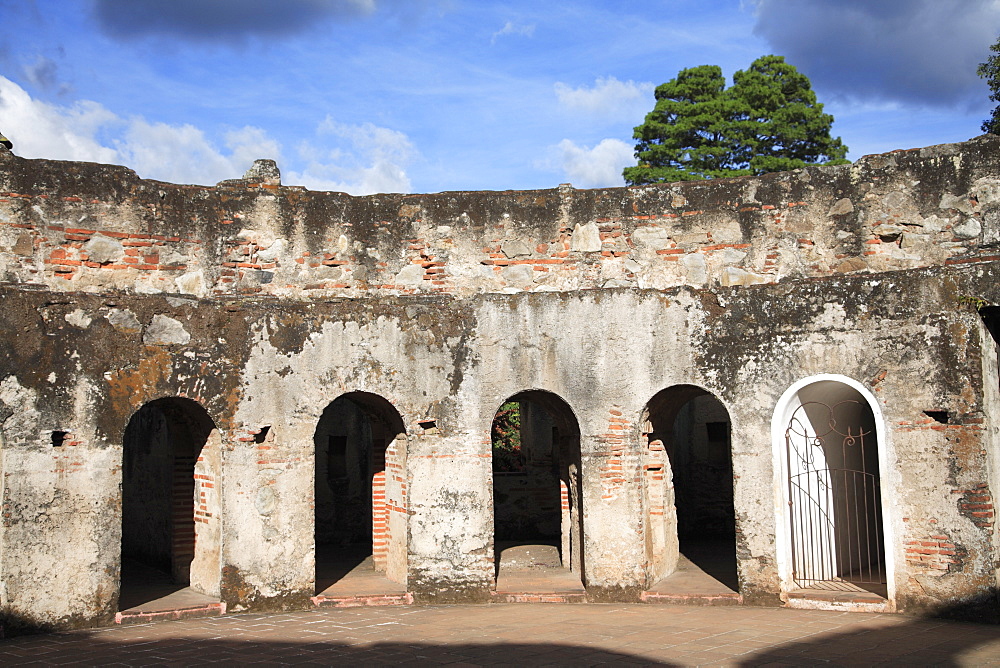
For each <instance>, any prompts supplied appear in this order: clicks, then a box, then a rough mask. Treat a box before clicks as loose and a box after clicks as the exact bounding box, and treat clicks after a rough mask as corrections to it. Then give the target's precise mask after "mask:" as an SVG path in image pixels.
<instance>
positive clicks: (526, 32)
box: [490, 21, 535, 44]
mask: <svg viewBox="0 0 1000 668" xmlns="http://www.w3.org/2000/svg"><path fill="white" fill-rule="evenodd" d="M534 34H535V24H534V23H529V24H525V25H520V24H517V23H514V22H513V21H507V23H505V24H503V28H500V30H497V31H496V32H495V33H493V37H492V38H491V39H490V44H496V41H497V37H502V36H504V35H521V36H522V37H531V36H532V35H534Z"/></svg>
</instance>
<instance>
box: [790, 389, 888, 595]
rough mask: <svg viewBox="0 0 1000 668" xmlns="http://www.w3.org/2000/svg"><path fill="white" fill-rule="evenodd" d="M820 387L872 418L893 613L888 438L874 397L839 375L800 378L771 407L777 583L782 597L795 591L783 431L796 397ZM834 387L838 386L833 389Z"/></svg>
mask: <svg viewBox="0 0 1000 668" xmlns="http://www.w3.org/2000/svg"><path fill="white" fill-rule="evenodd" d="M816 383H822V384H823V385H824V386H826V388H828V390H827V391H828V392H830V393H831V396H834V395H836V393H837V390H838V387H839V388H843V389H844V390H847V391H853V392H851V394H855V393H856V395H860V397H861V398H862V399H863V400H864V402H865V403H867V405H868V408H870V409H871V412H872V416H873V418H874V430H875V436H876V444H877V453H878V467H879V472H880V488H881V498H882V503H881V516H882V522H881V530H882V548H883V552H884V555H885V558H884V568H885V578H886V588H887V607H888V609H890V610H892V609H895V595H896V592H895V570H896V568H895V552H894V550H893V549H892V546H893V545H894V544H895V535H896V531H895V526H896V524H897V522H898V521H899V518H898V517H896V514H897V512H896V507H895V504H892V503H886V499H892V498H894V497H895V490H896V489H897V483H898V480H897V479H898V474H897V472H896V470H895V468H894V467H892V466H891V464H890V463H891V462H893V461H895V457H893V456H892V452H893V445H892V443H891V441H890V439H889V437H888V430H887V429H886V424H885V419H884V417H883V415H882V410H881V407H880V406H879V402H878V400H877V399H876V398H875V396H874V395H873V394H872V393H871V392H870V391H869V390H868V388H866V387H865V386H864V385H862V384H861V383H859V382H857V381H856V380H854V379H853V378H849V377H847V376H842V375H839V374H818V375H815V376H810V377H808V378H803V379H801V380H799V381H797V382H795V383H794V384H792V386H791V387H789V388H788V389H787V390H786V391H785V392H784V394H782V395H781V398H780V399H779V400H778V403H777V405H776V407H775V410H774V414H773V416H772V419H771V444H772V461H773V470H774V506H775V548H776V558H777V565H778V573H779V577H780V582H781V591H782V593H787V592H789V591H791V590H793V589H795V588H796V585H795V583H794V581H793V577H792V549H793V546H792V544H791V531H792V528H791V525H792V517H791V511H790V506H789V502H790V499H789V484H788V481H789V470H788V467H789V465H788V459H787V457H786V441H785V430H786V428H787V427H788V424H789V422H790V420H791V419H792V417H793V414H794V413H795V412H796V410H798V409H799V408H800V407H801V406H802V404H803V402H804V401H808V400H809V399H808V398H806V399H804V398H803V397H802V396H801V395H800V393H802V392H803V390H806V389H807V388H810V387H811V386H813V385H815V384H816ZM834 384H839V386H838V385H834Z"/></svg>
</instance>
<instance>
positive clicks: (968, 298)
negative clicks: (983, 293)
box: [958, 295, 992, 311]
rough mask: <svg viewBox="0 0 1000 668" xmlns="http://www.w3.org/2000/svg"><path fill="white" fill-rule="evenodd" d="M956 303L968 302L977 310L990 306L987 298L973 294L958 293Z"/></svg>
mask: <svg viewBox="0 0 1000 668" xmlns="http://www.w3.org/2000/svg"><path fill="white" fill-rule="evenodd" d="M958 303H959V304H968V305H969V306H972V307H973V308H975V309H976V310H977V311H982V310H983V309H984V308H986V307H987V306H992V304H990V302H989V301H988V300H986V299H983V298H982V297H976V296H974V295H959V296H958Z"/></svg>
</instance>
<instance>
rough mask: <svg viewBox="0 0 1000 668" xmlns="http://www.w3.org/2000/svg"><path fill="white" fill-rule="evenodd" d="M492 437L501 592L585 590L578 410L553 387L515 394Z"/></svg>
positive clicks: (500, 414)
mask: <svg viewBox="0 0 1000 668" xmlns="http://www.w3.org/2000/svg"><path fill="white" fill-rule="evenodd" d="M491 442H492V448H491V453H492V455H491V461H492V470H493V527H494V564H495V567H496V575H497V591H505V590H508V589H511V590H518V591H522V592H523V591H526V589H525V587H529V588H531V587H534V588H537V590H539V591H540V590H546V591H556V590H558V591H570V592H574V593H576V592H582V591H583V585H582V582H583V579H584V576H583V573H584V557H583V535H584V534H583V512H582V489H581V476H580V466H581V457H580V429H579V426H578V424H577V421H576V417H575V416H574V415H573V411H572V409H570V407H569V405H568V404H567V403H566V402H565V401H563V400H562V399H561V398H560V397H558V396H557V395H555V394H552V393H551V392H544V391H541V390H529V391H526V392H520V393H518V394H515V395H514V396H512V397H510V398H509V399H507V401H505V402H504V403H503V404H502V405H501V407H500V408H499V410H498V411H497V413H496V414H495V416H494V419H493V424H492V427H491ZM528 572H530V573H531V576H530V577H528V576H527V575H526V574H527V573H528ZM529 580H530V582H529Z"/></svg>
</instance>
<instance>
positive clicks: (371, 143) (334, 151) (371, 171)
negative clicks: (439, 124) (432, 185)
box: [288, 116, 416, 195]
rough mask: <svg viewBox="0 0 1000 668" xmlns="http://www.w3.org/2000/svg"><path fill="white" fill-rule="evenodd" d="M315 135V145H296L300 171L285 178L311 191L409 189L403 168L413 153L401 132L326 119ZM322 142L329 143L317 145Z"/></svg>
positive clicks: (358, 192) (401, 190) (407, 177)
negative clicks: (328, 143)
mask: <svg viewBox="0 0 1000 668" xmlns="http://www.w3.org/2000/svg"><path fill="white" fill-rule="evenodd" d="M316 134H317V140H316V141H313V142H302V143H301V144H300V145H299V157H300V158H301V159H302V160H304V161H305V162H306V167H305V169H303V170H302V171H301V172H291V173H289V174H288V177H289V179H294V180H295V182H296V183H301V184H302V185H304V186H305V187H307V188H309V189H311V190H336V191H342V192H346V193H350V194H352V195H367V194H371V193H378V192H409V191H410V187H411V186H410V178H409V176H407V174H406V166H407V165H408V164H409V163H410V162H412V160H413V159H414V157H415V156H416V151H415V149H414V148H413V144H412V142H410V139H409V138H408V137H407V136H406V135H405V134H403V133H402V132H398V131H396V130H391V129H389V128H383V127H379V126H377V125H374V124H372V123H364V124H362V125H350V124H346V123H338V122H337V121H335V120H334V119H333V118H331V117H330V116H327V117H326V119H325V120H324V121H323V122H322V123H320V125H319V127H318V128H317V132H316ZM326 142H330V143H332V145H328V146H325V147H324V146H322V145H323V144H324V143H326ZM289 182H291V181H289Z"/></svg>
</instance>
